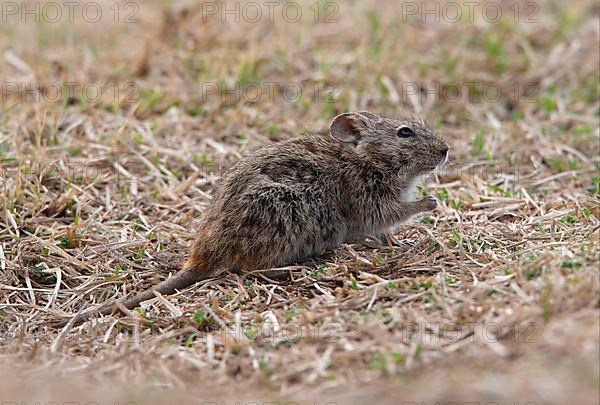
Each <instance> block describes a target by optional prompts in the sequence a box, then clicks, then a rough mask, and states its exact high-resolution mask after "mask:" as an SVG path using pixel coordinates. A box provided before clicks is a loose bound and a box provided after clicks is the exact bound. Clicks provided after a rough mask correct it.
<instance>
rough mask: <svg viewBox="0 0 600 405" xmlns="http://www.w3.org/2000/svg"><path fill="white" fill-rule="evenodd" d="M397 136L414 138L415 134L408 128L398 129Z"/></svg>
mask: <svg viewBox="0 0 600 405" xmlns="http://www.w3.org/2000/svg"><path fill="white" fill-rule="evenodd" d="M398 136H399V137H400V138H410V137H411V136H415V133H414V132H413V130H412V129H410V128H409V127H400V128H398Z"/></svg>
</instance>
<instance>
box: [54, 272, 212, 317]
mask: <svg viewBox="0 0 600 405" xmlns="http://www.w3.org/2000/svg"><path fill="white" fill-rule="evenodd" d="M206 278H208V277H207V274H206V273H205V272H203V271H201V270H199V267H198V265H195V266H189V265H188V264H187V263H186V266H185V267H184V268H183V269H182V270H180V271H179V272H178V273H176V274H175V275H174V276H173V277H171V278H169V279H167V280H165V281H163V282H161V283H160V284H158V285H156V286H154V287H152V288H150V289H148V290H146V291H144V292H142V293H140V294H138V295H135V296H133V297H131V298H129V299H126V300H123V301H113V302H109V303H107V304H105V305H103V306H102V307H100V308H98V309H92V310H90V311H87V312H83V313H80V314H78V315H76V316H75V318H74V319H73V318H71V319H66V320H64V321H60V322H57V323H55V324H53V326H54V327H57V328H61V327H64V326H65V325H66V324H68V323H69V322H71V321H73V322H72V325H73V326H75V325H77V324H79V323H81V322H84V321H87V320H88V319H90V318H92V317H93V316H97V315H109V314H111V313H112V312H113V311H114V309H115V307H117V308H118V305H117V303H118V304H120V305H122V306H124V307H125V308H127V309H133V308H135V307H137V306H138V305H140V303H141V302H143V301H147V300H149V299H152V298H154V297H156V295H155V294H154V292H155V291H157V292H158V293H160V294H164V295H169V294H173V293H174V292H175V291H176V290H182V289H184V288H186V287H189V286H190V285H192V284H194V283H195V282H197V281H201V280H204V279H206Z"/></svg>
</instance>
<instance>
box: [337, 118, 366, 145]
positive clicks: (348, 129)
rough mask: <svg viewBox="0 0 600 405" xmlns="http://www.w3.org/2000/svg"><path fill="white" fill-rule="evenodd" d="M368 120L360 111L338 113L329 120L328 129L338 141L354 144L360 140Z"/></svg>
mask: <svg viewBox="0 0 600 405" xmlns="http://www.w3.org/2000/svg"><path fill="white" fill-rule="evenodd" d="M368 120H369V118H368V117H367V116H365V115H363V114H361V113H354V112H349V113H344V114H340V115H338V116H337V117H335V118H334V119H333V121H332V122H331V126H330V127H329V131H330V132H331V136H333V137H334V138H335V139H337V140H338V141H340V142H344V143H352V144H354V145H356V144H357V143H358V141H360V138H361V136H362V132H363V131H364V130H365V129H367V127H368V125H369V123H368V122H367V121H368Z"/></svg>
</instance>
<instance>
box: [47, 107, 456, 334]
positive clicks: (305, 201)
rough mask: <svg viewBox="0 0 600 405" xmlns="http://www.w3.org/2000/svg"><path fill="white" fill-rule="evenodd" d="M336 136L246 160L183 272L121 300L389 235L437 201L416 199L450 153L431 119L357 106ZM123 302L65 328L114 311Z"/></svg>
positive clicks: (227, 179) (133, 303)
mask: <svg viewBox="0 0 600 405" xmlns="http://www.w3.org/2000/svg"><path fill="white" fill-rule="evenodd" d="M330 133H331V137H328V136H306V137H301V138H294V139H290V140H287V141H283V142H279V143H275V144H272V145H269V146H266V147H264V148H262V149H259V150H257V151H256V152H254V153H252V154H250V155H249V156H247V157H245V158H243V159H241V160H240V161H239V162H237V163H236V164H235V165H234V166H233V167H232V168H231V169H230V170H228V171H227V172H226V173H225V174H224V175H223V178H222V179H221V181H220V183H219V185H218V186H217V190H216V194H215V197H214V199H213V200H212V202H211V204H210V206H209V207H208V208H207V209H206V211H205V212H204V213H203V215H202V218H201V220H200V225H199V229H198V232H197V236H196V239H195V241H194V243H193V245H192V249H191V253H190V255H189V257H188V259H187V260H186V262H185V264H184V265H183V268H182V270H181V271H179V272H178V273H177V274H175V275H174V276H172V277H170V278H169V279H167V280H165V281H163V282H161V283H160V284H158V285H156V286H155V287H152V288H151V289H148V290H147V291H145V292H143V293H140V294H138V295H136V296H134V297H132V298H129V299H124V300H121V301H118V303H119V304H120V305H119V306H124V307H125V308H127V309H133V308H135V307H137V306H139V304H140V303H141V302H143V301H147V300H149V299H152V298H154V297H155V296H156V295H155V294H154V292H155V291H156V292H158V293H160V294H164V295H167V294H172V293H174V292H175V291H177V290H181V289H183V288H186V287H188V286H190V285H192V284H194V283H195V282H198V281H201V280H205V279H208V278H212V277H218V276H221V275H223V274H226V273H230V272H249V271H254V270H260V269H269V268H274V267H281V266H284V265H288V264H292V263H295V262H298V261H301V260H305V259H307V258H311V257H315V256H318V255H320V254H322V253H324V252H325V251H327V250H330V249H334V248H337V247H338V246H340V245H341V244H342V243H344V242H346V241H355V240H358V239H360V238H364V237H366V236H376V237H379V238H382V237H385V236H386V235H387V234H389V233H390V232H392V231H393V229H394V227H395V226H397V225H398V224H400V223H402V222H403V221H405V220H406V219H408V218H410V217H411V216H413V215H415V214H418V213H420V212H425V211H430V210H433V209H435V208H436V206H437V202H436V200H435V198H434V197H432V196H427V197H425V198H424V199H422V200H418V201H414V188H415V187H416V185H417V183H418V181H419V179H420V177H421V176H423V175H426V174H428V173H430V172H431V171H432V170H434V169H435V168H436V167H437V166H439V165H440V164H443V163H444V162H445V161H446V160H447V158H448V146H447V144H446V143H445V142H444V140H443V139H442V138H441V137H440V136H438V135H437V134H436V133H435V132H434V131H433V130H432V129H431V128H429V127H428V126H427V125H426V124H425V122H424V121H423V120H421V119H418V118H413V117H409V118H404V119H390V118H383V117H380V116H378V115H376V114H373V113H370V112H366V111H363V112H350V113H345V114H341V115H339V116H337V117H336V118H335V119H334V120H333V121H332V123H331V126H330ZM115 304H117V301H111V302H109V303H107V304H105V305H103V306H102V307H100V308H98V309H94V310H90V311H87V312H84V313H81V314H78V315H76V316H75V317H73V318H70V319H69V320H65V321H63V322H60V323H58V324H57V326H64V325H66V324H67V323H70V324H71V325H74V324H77V323H80V322H82V321H85V320H87V319H89V318H91V317H93V316H96V315H108V314H110V313H112V312H113V310H114V309H115V307H116V305H115Z"/></svg>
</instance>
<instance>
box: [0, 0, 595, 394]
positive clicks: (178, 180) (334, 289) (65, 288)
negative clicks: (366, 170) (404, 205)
mask: <svg viewBox="0 0 600 405" xmlns="http://www.w3.org/2000/svg"><path fill="white" fill-rule="evenodd" d="M163 3H165V2H160V1H147V0H144V2H143V3H140V9H139V12H138V13H137V15H136V17H137V18H138V19H139V22H138V23H134V24H114V23H112V22H111V21H110V19H107V20H103V21H102V22H99V23H95V24H92V23H87V22H85V21H82V20H81V19H78V20H77V21H76V22H74V23H68V22H64V23H58V24H49V23H40V24H32V23H27V24H15V23H13V24H9V25H8V26H6V27H4V26H3V28H2V29H3V30H5V31H3V36H2V38H1V39H0V47H1V49H2V52H3V53H4V63H3V64H1V65H0V76H1V77H2V81H3V83H18V84H21V83H22V84H23V85H27V86H29V87H32V86H34V85H35V83H42V84H43V83H46V84H48V83H66V82H77V83H79V85H78V86H77V88H78V89H79V88H82V87H83V86H84V85H85V84H88V83H92V82H98V83H101V84H102V85H103V86H109V85H108V83H110V82H114V81H116V82H118V83H119V86H120V87H121V90H122V91H121V92H120V94H119V96H118V97H116V96H115V94H114V91H111V90H106V91H105V92H104V94H103V97H102V100H100V101H98V102H93V103H92V102H89V101H86V100H84V99H82V97H79V96H78V94H79V90H76V96H75V97H64V98H63V102H47V101H45V100H43V99H42V100H39V101H36V100H31V99H28V100H25V101H24V100H22V97H25V96H24V94H23V93H17V94H10V95H8V96H7V94H6V93H8V92H7V91H4V92H3V104H2V105H1V108H2V114H1V115H0V119H1V121H0V168H1V177H0V179H1V183H0V184H1V187H2V194H1V195H0V201H1V204H2V211H3V215H2V216H1V217H0V218H1V219H0V224H1V229H0V242H1V244H0V267H1V268H0V270H1V271H0V311H1V312H0V315H1V317H2V318H1V319H2V322H1V324H0V331H1V338H0V339H1V340H0V342H1V343H0V358H1V359H2V362H3V363H4V364H5V365H6V370H7V371H6V372H3V373H2V375H3V376H4V377H3V378H2V379H1V380H0V392H1V393H2V398H1V399H2V400H3V401H14V402H19V401H22V400H26V401H33V400H38V401H46V402H48V401H57V402H60V401H66V400H73V399H74V398H78V400H81V401H84V400H85V401H96V402H99V403H112V402H114V401H135V402H138V403H161V402H163V401H167V400H168V401H173V400H175V399H173V398H179V400H181V401H184V400H187V401H190V400H191V399H192V398H194V399H195V400H196V401H198V402H201V401H202V400H205V401H220V400H223V401H231V403H233V402H235V401H234V400H241V399H246V400H249V399H257V398H261V399H264V400H278V401H282V402H285V401H291V400H292V399H294V400H296V401H299V402H300V403H313V402H314V401H320V402H321V403H324V402H326V401H333V402H337V403H364V402H366V401H367V400H368V398H375V399H376V400H379V401H380V402H381V403H387V402H390V403H394V402H395V403H398V401H402V400H416V401H420V402H421V401H429V402H428V403H433V401H436V400H450V399H455V400H462V401H475V400H481V399H486V400H490V401H491V400H494V401H497V402H499V403H513V402H514V401H519V402H520V403H526V402H527V401H535V402H537V403H557V404H558V403H566V402H573V403H594V401H595V400H597V398H598V384H599V380H600V377H599V373H600V372H599V367H598V361H599V349H598V343H599V340H600V338H599V335H600V331H599V329H598V325H599V318H598V305H599V300H598V293H599V272H598V258H599V256H598V255H599V253H600V252H599V247H600V243H599V238H600V230H599V229H600V228H599V227H600V221H599V219H600V209H599V205H598V203H599V192H600V190H599V188H600V175H599V172H598V170H599V165H600V160H599V158H598V152H599V123H598V120H599V114H600V102H599V85H598V74H599V72H598V64H599V62H600V60H599V51H598V47H599V40H598V36H599V23H598V13H599V11H598V5H597V3H595V2H593V1H577V2H571V3H569V4H568V5H567V4H566V3H565V4H563V2H559V1H543V2H540V3H538V4H539V11H538V12H537V13H536V17H537V18H538V19H539V21H538V22H536V23H533V22H530V23H525V22H523V21H522V20H523V18H525V17H524V16H523V15H521V17H520V20H521V22H519V23H517V24H515V23H514V21H512V20H513V16H512V14H508V13H509V12H510V11H509V10H508V9H505V10H504V12H505V13H507V16H508V15H510V18H504V19H503V20H502V21H501V22H497V23H486V22H485V21H482V19H481V18H477V21H476V22H473V23H469V22H468V21H463V22H460V23H448V22H441V23H439V24H434V23H428V24H421V23H418V22H415V21H412V22H406V23H402V22H401V17H400V16H401V14H400V11H401V7H400V5H399V3H396V2H391V1H390V2H375V1H365V2H360V3H359V2H351V1H340V2H338V3H337V4H338V5H339V11H338V12H337V14H336V16H337V18H338V19H339V21H338V22H337V23H330V24H324V23H321V24H314V23H312V21H311V19H312V14H308V12H307V11H306V10H305V14H304V15H305V18H303V19H302V21H301V22H299V23H288V22H285V21H282V19H281V18H276V21H275V22H274V23H272V24H271V23H269V22H268V21H264V20H263V21H261V22H258V23H249V22H244V21H241V22H240V23H235V22H233V21H231V20H229V21H228V22H225V23H223V22H221V21H219V19H218V18H215V17H210V18H208V19H207V21H206V22H204V21H203V17H202V15H201V7H200V6H199V5H194V3H192V2H189V3H186V2H174V3H176V4H175V5H168V4H163ZM524 5H525V3H521V6H524ZM309 15H310V17H306V16H309ZM111 18H112V17H111ZM121 18H123V16H121ZM473 81H475V82H477V83H478V84H479V85H481V86H483V85H484V84H493V85H495V86H498V87H497V88H500V89H501V90H502V94H503V97H501V98H500V99H499V100H497V101H491V100H489V98H488V99H487V100H482V99H481V97H477V95H476V94H475V99H472V98H471V99H470V98H469V97H467V94H466V93H465V89H466V87H463V88H462V90H463V93H462V96H461V97H459V98H458V99H456V100H450V99H449V98H452V97H451V95H450V96H448V94H446V96H447V97H443V96H439V95H438V96H433V95H430V96H429V97H420V96H412V97H411V96H407V94H406V93H407V92H406V91H403V90H405V89H406V87H405V86H403V84H404V83H413V82H416V83H419V84H420V85H421V86H423V87H424V88H425V89H429V90H432V89H435V86H436V85H437V86H444V84H448V83H457V84H458V85H459V86H461V87H462V86H466V83H468V82H473ZM221 82H222V83H227V84H228V85H229V86H230V87H233V86H234V84H235V83H236V82H237V83H241V84H242V85H243V84H247V83H256V82H259V83H262V82H280V83H282V84H288V83H298V84H301V85H302V88H303V89H304V91H303V97H302V98H301V99H300V100H298V102H289V101H286V100H285V99H284V98H283V96H282V95H281V94H280V93H279V91H276V92H275V97H274V100H270V97H269V95H268V94H263V96H262V97H261V98H260V99H259V100H256V101H254V102H251V101H250V100H248V99H249V98H252V97H253V96H252V95H248V96H247V97H246V99H242V100H235V97H234V96H231V95H230V96H228V97H226V98H225V99H221V98H220V97H218V96H216V95H212V96H208V97H207V99H203V96H202V93H201V90H202V89H203V84H204V85H205V87H204V88H205V89H207V87H206V84H207V83H221ZM128 83H135V85H136V88H137V89H138V91H137V92H136V93H135V98H137V99H138V101H137V102H132V100H130V99H127V98H126V95H127V92H126V91H123V89H126V87H125V86H126V85H127V84H128ZM326 83H333V84H335V85H337V86H338V88H339V92H338V93H337V94H336V98H335V100H333V102H326V101H328V100H327V97H325V96H326V94H327V93H326V90H323V87H320V88H321V94H319V95H318V97H317V99H316V100H314V97H313V96H314V94H312V90H314V89H315V88H317V87H316V86H317V84H318V85H320V86H323V85H324V84H326ZM527 86H529V87H527ZM210 89H212V88H210ZM4 90H6V88H4ZM492 91H493V89H492V90H490V92H492ZM452 94H453V93H452ZM471 95H473V93H471ZM492 96H493V93H490V95H489V97H490V98H491V97H492ZM29 97H32V96H31V94H30V96H29ZM48 98H51V97H50V96H48ZM533 99H537V101H536V102H531V101H533ZM329 101H332V100H329ZM355 109H369V110H373V111H376V112H378V113H381V114H384V115H390V116H394V115H399V114H401V113H402V112H406V113H418V114H420V115H423V116H425V117H426V118H427V119H428V120H429V122H431V123H432V124H434V125H436V127H437V128H438V129H439V130H440V132H441V133H442V134H443V135H444V136H445V138H446V139H447V140H448V142H449V144H450V145H451V148H452V154H451V164H450V165H449V166H448V167H447V169H446V170H444V171H443V172H441V173H438V174H437V175H436V177H435V178H434V179H433V181H432V182H430V183H429V184H427V185H426V186H425V190H423V192H429V193H433V194H436V195H437V196H438V197H439V199H440V201H441V207H440V208H439V210H438V211H437V212H435V213H433V214H432V215H428V216H425V217H420V218H416V219H415V222H414V223H413V224H407V225H405V226H403V227H402V228H401V229H400V230H399V232H398V233H397V235H396V240H394V241H390V243H389V244H388V245H382V244H380V243H375V242H372V243H366V244H364V245H352V246H343V247H341V248H340V249H338V250H337V251H335V252H331V253H330V254H329V255H326V256H325V257H322V258H318V259H316V260H315V262H314V263H309V264H306V265H302V266H300V265H299V266H296V267H293V268H288V269H285V270H282V273H283V275H284V277H283V278H282V279H280V280H270V279H266V278H264V277H262V276H260V275H253V276H245V277H241V276H231V277H229V278H227V279H223V280H211V281H209V282H206V283H203V284H201V285H198V286H195V287H192V288H189V289H187V290H185V291H182V292H181V293H179V294H176V295H174V296H170V297H163V298H157V299H156V300H153V301H150V302H147V303H146V305H144V306H143V308H141V309H140V310H139V311H134V313H132V314H131V316H130V317H119V316H111V317H105V318H102V319H100V320H97V321H96V320H95V321H91V322H88V323H86V324H84V325H82V326H79V327H76V328H73V329H72V330H68V329H66V330H62V331H61V330H53V329H51V328H49V327H48V323H49V322H52V321H56V320H60V319H64V318H66V317H68V316H71V315H72V314H74V313H76V312H77V311H79V310H81V309H82V308H89V307H91V306H94V305H96V304H99V303H101V302H104V301H106V300H109V299H111V298H117V297H122V296H125V295H126V294H132V293H135V292H137V291H141V290H143V289H146V288H147V287H148V286H150V285H153V284H155V283H156V282H158V281H159V280H162V279H164V278H165V277H167V276H168V275H169V274H170V273H172V272H174V271H176V270H177V269H178V265H179V263H180V262H181V261H182V260H183V257H184V256H185V252H186V249H187V246H188V245H189V243H190V241H191V239H192V238H193V233H194V230H195V224H196V221H197V219H198V217H199V216H200V214H201V213H202V211H203V209H204V208H205V207H206V205H207V204H208V202H209V201H210V197H211V193H212V191H213V189H214V183H215V181H216V180H218V176H219V173H220V172H221V170H223V169H224V168H226V167H227V166H228V165H229V164H231V163H232V162H234V161H235V160H236V159H238V158H239V157H240V156H241V155H242V154H245V153H247V151H248V150H251V149H253V148H255V147H258V146H260V145H264V144H266V143H268V142H275V141H277V140H279V139H284V138H287V137H291V136H302V134H303V133H305V132H318V133H325V132H326V128H327V125H328V122H329V120H330V119H331V118H332V116H333V115H334V114H335V113H338V112H342V111H347V110H355ZM9 365H10V367H9ZM49 375H51V376H52V378H51V379H49V377H48V376H49ZM55 376H56V377H55ZM234 384H235V385H234ZM232 386H235V387H236V388H238V389H237V390H232V389H231V387H232ZM369 400H370V399H369ZM102 401H104V402H102ZM111 401H112V402H111ZM308 401H313V402H308ZM509 401H510V402H509Z"/></svg>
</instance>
